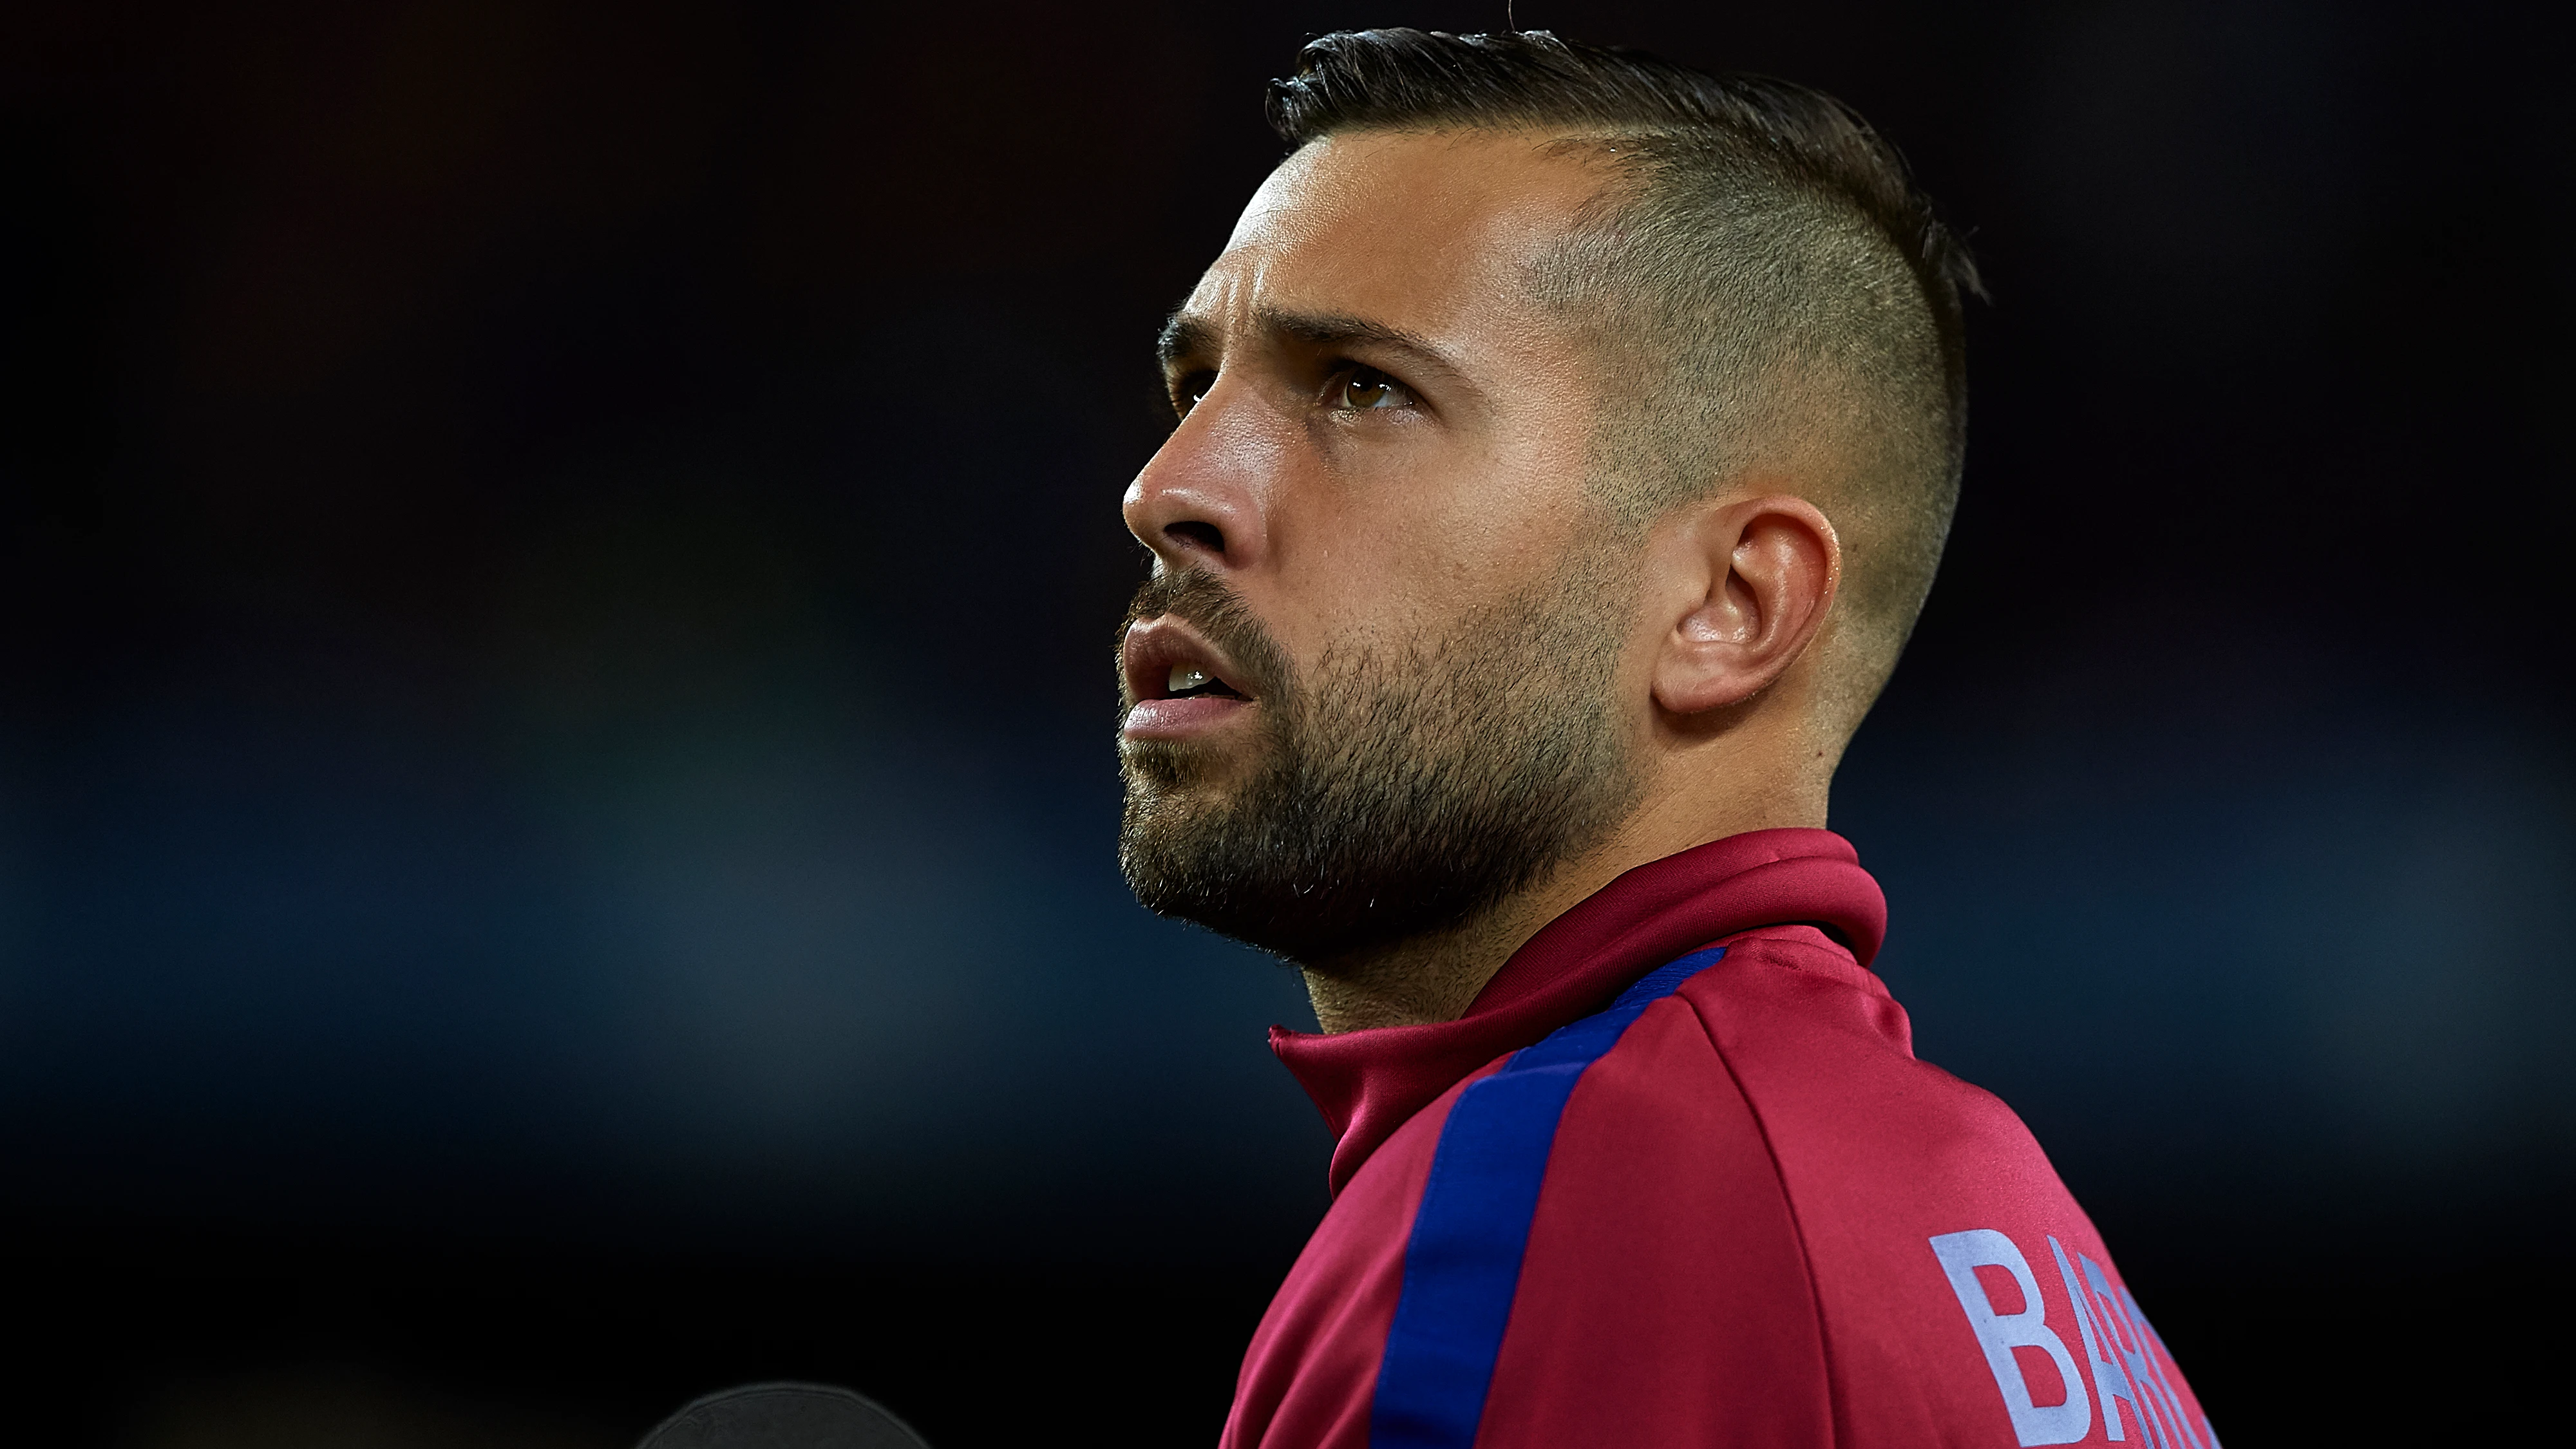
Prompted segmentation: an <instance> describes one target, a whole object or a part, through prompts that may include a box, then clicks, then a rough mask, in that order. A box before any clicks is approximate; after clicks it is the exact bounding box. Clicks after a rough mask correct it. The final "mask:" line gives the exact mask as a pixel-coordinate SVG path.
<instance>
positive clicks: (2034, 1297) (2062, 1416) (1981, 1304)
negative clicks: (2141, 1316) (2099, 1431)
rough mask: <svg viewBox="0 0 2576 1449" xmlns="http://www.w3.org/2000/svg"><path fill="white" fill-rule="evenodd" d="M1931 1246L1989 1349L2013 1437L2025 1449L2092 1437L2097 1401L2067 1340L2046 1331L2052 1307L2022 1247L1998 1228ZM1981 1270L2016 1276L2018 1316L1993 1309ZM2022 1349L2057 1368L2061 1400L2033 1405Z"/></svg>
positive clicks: (1938, 1239) (1944, 1237) (1960, 1235)
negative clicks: (2018, 1352) (2086, 1386)
mask: <svg viewBox="0 0 2576 1449" xmlns="http://www.w3.org/2000/svg"><path fill="white" fill-rule="evenodd" d="M1931 1243H1932V1254H1933V1256H1934V1257H1936V1258H1938V1259H1940V1260H1941V1271H1942V1272H1943V1273H1945V1274H1947V1275H1948V1276H1949V1279H1950V1291H1951V1292H1953V1293H1956V1294H1958V1295H1959V1307H1960V1308H1961V1309H1962V1310H1964V1311H1965V1312H1966V1313H1967V1315H1968V1327H1969V1328H1970V1329H1971V1330H1973V1331H1974V1332H1975V1333H1976V1335H1977V1346H1978V1347H1980V1348H1982V1349H1984V1350H1985V1352H1986V1367H1987V1368H1988V1369H1990V1370H1992V1371H1993V1372H1994V1376H1995V1387H1996V1388H1997V1389H1998V1390H2000V1391H2001V1392H2002V1393H2003V1396H2004V1412H2006V1413H2008V1414H2010V1415H2011V1416H2012V1426H2013V1437H2014V1438H2016V1439H2018V1440H2020V1441H2021V1443H2022V1444H2023V1445H2024V1446H2030V1445H2037V1444H2072V1443H2075V1442H2076V1441H2078V1440H2080V1439H2082V1438H2083V1437H2084V1436H2085V1435H2086V1434H2088V1433H2090V1432H2092V1429H2093V1400H2092V1398H2091V1396H2089V1395H2088V1394H2086V1393H2085V1391H2084V1376H2083V1375H2082V1374H2080V1373H2078V1372H2077V1371H2076V1368H2075V1357H2074V1355H2072V1354H2070V1353H2068V1352H2067V1351H2066V1340H2064V1339H2062V1338H2060V1337H2058V1336H2057V1331H2056V1330H2055V1329H2053V1328H2050V1327H2049V1326H2048V1310H2047V1309H2046V1308H2045V1307H2044V1306H2043V1305H2042V1304H2041V1303H2040V1301H2039V1279H2037V1278H2036V1277H2033V1276H2032V1274H2031V1271H2030V1262H2029V1260H2028V1259H2026V1258H2024V1257H2022V1255H2021V1249H2019V1248H2016V1247H2014V1246H2013V1240H2012V1239H2010V1238H2007V1237H2005V1236H2004V1235H2003V1234H2001V1233H1999V1232H1996V1231H1995V1230H1994V1229H1992V1228H1970V1229H1969V1230H1968V1231H1966V1232H1964V1233H1943V1234H1941V1235H1940V1236H1939V1237H1936V1238H1933V1239H1932V1240H1931ZM2085 1266H2086V1267H2088V1268H2089V1267H2091V1266H2092V1264H2091V1263H2089V1262H2088V1263H2086V1264H2085ZM1979 1268H2001V1269H2003V1270H2004V1271H2005V1272H2007V1273H2010V1274H2011V1275H2012V1278H2013V1281H2014V1282H2015V1283H2017V1284H2019V1285H2020V1286H2021V1302H2022V1307H2021V1311H2020V1312H2018V1313H1998V1312H1996V1311H1995V1305H1994V1303H1993V1301H1992V1300H1991V1299H1989V1298H1987V1296H1986V1285H1985V1284H1983V1283H1980V1282H1978V1281H1977V1270H1978V1269H1979ZM2087 1336H2088V1338H2089V1337H2090V1335H2087ZM2016 1348H2035V1349H2038V1350H2039V1351H2040V1352H2042V1353H2044V1354H2047V1355H2048V1357H2049V1359H2050V1361H2051V1362H2053V1363H2055V1364H2056V1365H2057V1377H2058V1381H2059V1382H2061V1383H2063V1384H2064V1385H2065V1386H2066V1398H2065V1400H2064V1401H2063V1402H2060V1403H2055V1404H2034V1403H2032V1402H2031V1398H2030V1382H2029V1380H2027V1379H2026V1378H2024V1377H2023V1376H2022V1368H2021V1362H2020V1361H2019V1360H2018V1359H2016V1358H2014V1357H2013V1350H2014V1349H2016ZM2115 1422H2116V1421H2115Z"/></svg>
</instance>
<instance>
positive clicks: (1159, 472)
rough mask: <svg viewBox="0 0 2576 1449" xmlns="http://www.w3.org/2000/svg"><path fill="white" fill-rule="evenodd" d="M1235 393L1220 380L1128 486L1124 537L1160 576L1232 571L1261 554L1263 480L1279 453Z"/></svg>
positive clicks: (1264, 531)
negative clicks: (1148, 556) (1150, 557)
mask: <svg viewBox="0 0 2576 1449" xmlns="http://www.w3.org/2000/svg"><path fill="white" fill-rule="evenodd" d="M1235 393H1236V390H1235V389H1233V388H1229V387H1228V386H1227V384H1226V380H1225V379H1224V378H1223V377H1221V376H1220V378H1219V379H1218V382H1217V384H1216V386H1215V387H1214V388H1212V389H1210V390H1209V391H1208V393H1207V395H1206V396H1204V397H1202V398H1200V399H1199V401H1198V403H1197V405H1196V406H1194V407H1192V408H1191V409H1190V412H1189V415H1188V416H1187V417H1184V418H1182V419H1181V425H1180V426H1179V427H1177V428H1175V429H1173V430H1172V436H1171V437H1169V438H1168V439H1166V440H1164V443H1163V446H1162V447H1161V448H1160V449H1159V450H1157V451H1156V452H1155V454H1154V456H1153V457H1152V458H1151V459H1149V460H1147V462H1146V464H1145V468H1144V471H1142V472H1140V473H1138V474H1137V475H1136V481H1135V482H1133V483H1130V484H1128V485H1127V498H1126V502H1125V504H1124V505H1123V507H1122V510H1121V511H1122V512H1124V513H1125V515H1126V518H1127V531H1128V532H1129V533H1132V534H1134V535H1136V540H1137V542H1139V543H1142V544H1143V545H1145V547H1147V548H1149V549H1152V550H1153V551H1154V557H1155V559H1156V560H1157V561H1158V562H1159V563H1160V564H1161V565H1162V567H1163V568H1164V569H1165V570H1167V571H1169V570H1176V569H1185V568H1201V569H1207V570H1210V571H1212V572H1216V573H1227V572H1234V571H1239V570H1242V569H1245V568H1249V567H1252V566H1253V565H1255V564H1256V563H1258V562H1259V560H1260V558H1261V555H1262V554H1263V552H1264V551H1265V549H1266V546H1267V543H1268V529H1267V526H1266V525H1267V520H1266V518H1265V507H1264V500H1265V499H1266V497H1267V495H1268V493H1269V489H1268V487H1267V486H1266V483H1267V476H1266V475H1267V474H1268V472H1269V471H1270V467H1271V465H1274V464H1275V463H1276V461H1277V454H1278V451H1279V449H1278V447H1277V445H1276V443H1275V442H1273V441H1271V440H1268V439H1266V438H1265V437H1263V436H1262V433H1263V430H1262V428H1261V425H1260V419H1259V418H1258V417H1257V416H1256V413H1257V411H1258V409H1257V406H1255V405H1252V400H1251V399H1249V398H1241V397H1238V396H1236V395H1235Z"/></svg>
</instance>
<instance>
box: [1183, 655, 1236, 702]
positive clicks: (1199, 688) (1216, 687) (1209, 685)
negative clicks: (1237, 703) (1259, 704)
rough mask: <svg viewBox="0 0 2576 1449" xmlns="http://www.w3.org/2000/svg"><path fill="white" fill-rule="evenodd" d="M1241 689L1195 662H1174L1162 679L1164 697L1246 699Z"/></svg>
mask: <svg viewBox="0 0 2576 1449" xmlns="http://www.w3.org/2000/svg"><path fill="white" fill-rule="evenodd" d="M1249 697H1250V696H1248V695H1246V694H1245V693H1244V692H1243V691H1242V690H1239V689H1237V688H1235V687H1234V686H1233V685H1231V684H1228V683H1226V682H1225V681H1224V680H1222V679H1219V678H1218V677H1217V676H1215V675H1213V674H1210V673H1208V672H1207V671H1206V670H1204V669H1201V668H1200V667H1199V666H1197V665H1195V664H1175V665H1173V666H1172V672H1171V675H1170V676H1169V677H1168V678H1167V679H1166V680H1165V681H1164V684H1163V698H1165V699H1205V698H1215V699H1246V698H1249Z"/></svg>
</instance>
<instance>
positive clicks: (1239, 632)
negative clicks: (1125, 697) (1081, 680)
mask: <svg viewBox="0 0 2576 1449" xmlns="http://www.w3.org/2000/svg"><path fill="white" fill-rule="evenodd" d="M1166 615H1169V616H1171V617H1173V618H1176V619H1181V620H1183V621H1185V622H1187V623H1188V624H1189V625H1190V626H1191V627H1192V628H1194V629H1196V630H1198V631H1199V633H1200V634H1201V635H1203V636H1205V637H1206V639H1207V641H1208V642H1209V643H1210V644H1213V645H1215V646H1216V647H1217V648H1218V649H1220V650H1223V651H1224V653H1225V656H1226V658H1228V659H1230V660H1232V661H1233V662H1234V666H1235V669H1236V670H1237V671H1238V672H1239V673H1241V674H1243V675H1244V676H1245V677H1244V678H1243V679H1241V680H1239V681H1237V683H1239V684H1242V685H1246V686H1248V687H1249V688H1250V689H1251V690H1252V692H1253V693H1255V694H1257V695H1260V696H1261V697H1262V698H1264V699H1282V698H1284V697H1285V695H1286V693H1287V686H1288V685H1289V683H1290V682H1291V680H1290V673H1289V668H1288V655H1287V651H1285V650H1283V649H1281V648H1280V647H1279V641H1278V640H1277V639H1275V638H1273V637H1271V634H1270V631H1269V630H1268V629H1266V628H1264V627H1263V626H1262V623H1261V621H1260V620H1259V619H1257V618H1255V617H1254V616H1253V613H1252V606H1251V605H1249V604H1246V603H1245V602H1244V601H1243V596H1242V595H1241V594H1238V593H1236V592H1235V591H1234V589H1233V588H1232V586H1230V585H1228V584H1227V583H1226V582H1225V580H1223V579H1221V578H1218V577H1217V576H1216V575H1215V574H1213V573H1210V572H1209V571H1207V570H1206V569H1199V568H1189V569H1174V570H1172V571H1170V572H1168V573H1161V574H1156V575H1154V576H1153V577H1152V578H1149V579H1147V580H1145V582H1144V583H1143V584H1141V585H1139V586H1138V587H1137V589H1136V597H1135V598H1133V599H1131V600H1129V601H1128V604H1127V617H1126V618H1125V619H1123V620H1121V621H1120V622H1119V625H1118V638H1117V641H1116V642H1117V643H1118V645H1119V646H1120V647H1122V648H1123V647H1124V646H1125V644H1126V641H1127V631H1128V630H1129V629H1130V628H1132V627H1134V626H1135V624H1136V622H1137V621H1138V620H1140V619H1159V618H1162V617H1164V616H1166Z"/></svg>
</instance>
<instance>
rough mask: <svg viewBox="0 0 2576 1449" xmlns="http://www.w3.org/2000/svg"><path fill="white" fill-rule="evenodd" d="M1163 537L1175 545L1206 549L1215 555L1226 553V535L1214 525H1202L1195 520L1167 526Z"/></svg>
mask: <svg viewBox="0 0 2576 1449" xmlns="http://www.w3.org/2000/svg"><path fill="white" fill-rule="evenodd" d="M1163 537H1165V538H1168V539H1170V540H1171V541H1172V542H1174V543H1182V544H1189V545H1191V546H1192V547H1195V548H1201V549H1205V550H1206V551H1207V552H1209V553H1213V554H1223V553H1224V552H1225V535H1224V534H1223V533H1221V532H1219V531H1218V530H1217V526H1216V525H1215V524H1213V523H1201V522H1199V521H1197V520H1195V519H1193V520H1191V521H1189V522H1187V523H1173V524H1167V525H1165V526H1164V528H1163Z"/></svg>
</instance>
